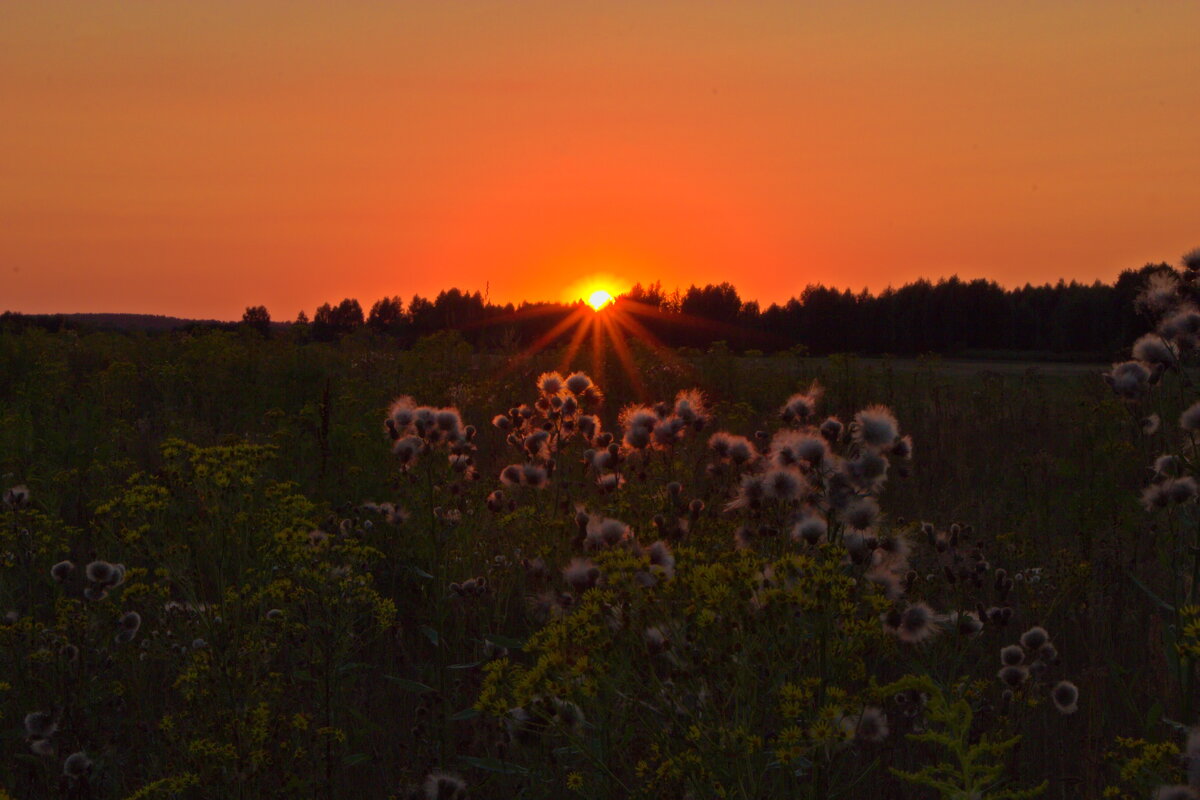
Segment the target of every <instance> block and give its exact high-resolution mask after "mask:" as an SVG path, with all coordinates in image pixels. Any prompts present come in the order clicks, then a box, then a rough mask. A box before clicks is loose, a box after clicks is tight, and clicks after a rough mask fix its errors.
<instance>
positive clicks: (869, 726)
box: [847, 706, 888, 742]
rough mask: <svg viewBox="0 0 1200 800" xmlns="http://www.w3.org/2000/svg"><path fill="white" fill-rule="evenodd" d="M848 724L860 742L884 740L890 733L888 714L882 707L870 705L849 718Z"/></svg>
mask: <svg viewBox="0 0 1200 800" xmlns="http://www.w3.org/2000/svg"><path fill="white" fill-rule="evenodd" d="M848 721H849V725H848V726H847V727H848V728H849V730H850V731H852V732H853V734H854V738H856V739H858V740H859V741H860V742H882V741H883V740H884V739H886V738H887V735H888V722H887V715H886V714H884V713H883V710H882V709H879V708H875V707H873V706H868V707H866V708H864V709H863V711H862V713H861V714H859V715H858V716H857V717H850V718H848Z"/></svg>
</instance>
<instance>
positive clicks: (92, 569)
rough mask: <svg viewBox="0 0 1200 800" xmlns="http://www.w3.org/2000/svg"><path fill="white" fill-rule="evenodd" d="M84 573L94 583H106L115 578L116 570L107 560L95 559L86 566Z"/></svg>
mask: <svg viewBox="0 0 1200 800" xmlns="http://www.w3.org/2000/svg"><path fill="white" fill-rule="evenodd" d="M84 573H85V574H86V575H87V579H88V580H89V581H91V582H92V583H100V584H106V583H109V582H111V581H112V580H113V577H114V575H115V570H114V569H113V565H112V564H110V563H108V562H107V561H93V562H92V563H90V564H88V565H87V567H85V568H84Z"/></svg>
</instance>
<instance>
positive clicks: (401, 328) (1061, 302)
mask: <svg viewBox="0 0 1200 800" xmlns="http://www.w3.org/2000/svg"><path fill="white" fill-rule="evenodd" d="M1164 269H1169V267H1168V266H1167V265H1166V264H1147V265H1146V266H1144V267H1142V268H1141V269H1138V270H1126V271H1125V272H1123V273H1121V275H1120V276H1119V277H1118V278H1117V280H1116V281H1115V282H1113V283H1111V284H1107V283H1102V282H1099V281H1097V282H1096V283H1092V284H1082V283H1077V282H1066V281H1061V280H1060V281H1059V282H1057V283H1054V284H1044V285H1040V286H1033V285H1028V284H1027V285H1025V286H1022V287H1019V288H1015V289H1005V288H1003V287H1001V286H1000V285H999V284H997V283H994V282H992V281H987V280H969V281H964V280H961V279H959V278H957V277H951V278H945V279H942V280H939V281H936V282H934V281H929V280H919V281H916V282H914V283H910V284H906V285H904V286H902V287H900V288H898V289H892V288H888V289H886V290H884V291H882V292H880V293H878V294H873V293H870V292H868V291H866V290H863V291H861V292H852V291H850V290H846V289H841V290H839V289H835V288H830V287H826V286H822V285H819V284H818V285H810V286H807V287H806V288H805V289H804V290H803V291H802V292H801V293H800V294H799V296H797V297H793V298H792V299H790V300H788V301H787V302H786V303H781V304H780V303H772V304H771V305H769V306H767V307H765V308H763V307H762V306H760V304H759V303H757V302H755V301H752V300H751V301H745V300H743V299H742V298H741V296H740V295H739V294H738V291H737V289H736V288H735V287H734V286H733V285H732V284H730V283H721V284H715V285H714V284H709V285H706V286H691V287H689V288H688V289H687V290H686V291H682V292H681V291H678V290H676V291H674V292H669V293H668V292H666V291H664V290H663V288H662V284H661V283H653V284H650V285H646V286H643V285H641V284H638V285H635V286H634V287H633V288H631V289H630V290H629V291H628V292H626V293H624V294H622V295H620V296H619V297H618V298H617V300H616V302H615V303H614V304H613V306H612V308H611V310H608V311H604V312H601V313H613V312H616V313H617V314H628V315H630V316H631V317H632V318H633V319H634V320H635V321H636V322H637V324H638V325H639V326H640V327H641V328H643V329H645V330H647V331H649V332H650V334H651V335H652V336H653V337H654V338H656V339H657V340H658V341H659V342H661V343H662V344H664V345H667V346H670V347H685V346H686V347H699V348H705V347H708V346H710V345H711V344H712V343H713V342H715V341H724V342H726V343H727V344H729V345H730V346H731V347H733V348H734V349H738V350H748V349H756V350H763V351H766V352H772V351H778V350H786V349H790V348H795V347H797V346H800V348H802V349H804V350H806V351H807V352H810V353H813V354H826V353H833V352H859V353H890V354H894V355H915V354H922V353H931V352H932V353H941V354H944V355H953V354H956V353H964V352H974V353H980V352H986V351H996V352H1001V351H1014V352H1024V353H1047V354H1058V355H1063V354H1073V355H1079V356H1081V357H1083V356H1093V357H1099V358H1108V357H1110V356H1111V355H1113V354H1115V353H1117V352H1118V351H1120V350H1121V349H1122V348H1124V347H1128V345H1129V343H1130V342H1131V341H1132V340H1133V339H1134V338H1136V336H1137V334H1138V332H1139V331H1140V330H1141V329H1142V327H1144V322H1143V321H1141V320H1140V318H1139V312H1138V310H1137V308H1136V306H1135V303H1134V298H1135V297H1136V295H1137V293H1138V291H1139V289H1140V288H1141V287H1142V286H1143V285H1144V284H1145V281H1146V278H1147V276H1148V275H1149V274H1151V273H1153V272H1155V271H1159V270H1164ZM585 308H586V307H585V306H584V305H583V303H582V302H579V303H574V304H566V303H522V304H520V305H515V306H514V305H513V304H511V303H509V304H505V305H498V304H493V303H490V302H488V301H486V300H485V299H484V297H483V296H482V295H481V294H480V293H479V292H466V291H462V290H459V289H449V290H446V291H443V292H441V293H439V294H438V295H437V297H436V298H433V299H427V298H424V297H421V296H420V295H416V296H414V297H413V298H412V299H411V301H409V302H408V303H407V304H406V303H405V302H404V300H403V299H402V298H400V297H399V296H394V297H385V298H382V299H380V300H377V301H376V302H375V303H374V304H373V305H372V306H371V307H370V309H369V310H368V311H365V312H364V310H363V308H362V306H361V305H360V304H359V302H358V301H357V300H354V299H345V300H342V301H341V302H340V303H337V304H328V303H327V304H325V305H322V306H321V307H320V308H318V309H317V310H316V312H315V314H314V315H313V317H312V319H311V320H310V319H309V318H308V317H307V315H305V314H304V313H303V312H301V314H300V315H299V317H298V318H297V319H296V321H295V322H293V323H291V326H292V327H294V328H297V329H298V330H297V331H296V332H297V334H299V335H302V336H304V337H307V338H311V339H313V340H317V341H332V340H335V339H338V338H340V337H342V336H346V335H349V334H354V333H356V332H357V331H360V330H362V331H369V332H372V333H374V334H378V335H380V336H385V337H390V338H392V339H395V340H397V341H398V342H400V343H401V344H402V345H409V344H411V343H413V342H415V341H416V340H417V339H419V338H421V337H422V336H427V335H429V334H432V333H435V332H437V331H442V330H456V331H459V332H460V333H461V334H462V335H463V336H464V338H466V339H467V341H469V342H470V343H471V344H473V345H475V346H477V347H485V348H486V347H511V346H518V347H519V346H523V345H527V344H529V343H531V342H533V341H536V340H537V339H539V338H540V337H542V336H544V335H546V334H547V333H548V332H550V331H552V330H553V329H554V327H555V326H556V325H558V324H559V323H560V322H562V321H563V319H564V318H565V317H567V316H568V315H570V314H572V313H577V311H578V310H580V309H585ZM586 313H591V312H590V311H587V312H586ZM244 324H246V325H249V326H253V327H255V328H257V329H258V330H260V331H262V332H263V333H268V332H269V331H270V330H271V323H270V316H269V314H268V313H267V310H266V309H265V308H263V307H262V306H256V307H252V308H249V309H247V311H246V317H245V319H244ZM564 335H566V334H564Z"/></svg>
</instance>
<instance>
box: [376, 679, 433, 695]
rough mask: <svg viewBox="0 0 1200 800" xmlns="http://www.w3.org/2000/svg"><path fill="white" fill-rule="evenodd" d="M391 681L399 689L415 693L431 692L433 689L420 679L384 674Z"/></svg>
mask: <svg viewBox="0 0 1200 800" xmlns="http://www.w3.org/2000/svg"><path fill="white" fill-rule="evenodd" d="M383 677H385V678H387V679H388V680H389V681H391V682H392V683H394V684H396V685H398V686H399V687H400V688H401V689H407V690H408V691H410V692H416V693H417V694H431V693H432V692H434V691H435V689H434V688H433V687H432V686H426V685H425V684H423V683H421V682H420V681H410V680H409V679H408V678H399V677H397V676H395V675H384V676H383Z"/></svg>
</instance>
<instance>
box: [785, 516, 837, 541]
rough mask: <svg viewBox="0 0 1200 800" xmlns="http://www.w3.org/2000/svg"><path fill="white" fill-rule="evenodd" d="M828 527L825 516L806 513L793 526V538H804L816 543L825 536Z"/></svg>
mask: <svg viewBox="0 0 1200 800" xmlns="http://www.w3.org/2000/svg"><path fill="white" fill-rule="evenodd" d="M827 531H828V528H827V526H826V524H825V518H824V517H821V516H819V515H817V514H811V513H805V514H804V516H802V517H801V518H800V521H799V522H797V523H796V525H795V526H794V527H793V528H792V539H794V540H796V541H801V540H803V541H804V542H806V543H808V544H816V543H817V542H819V541H821V539H822V538H823V537H824V536H825V534H826V532H827Z"/></svg>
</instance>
